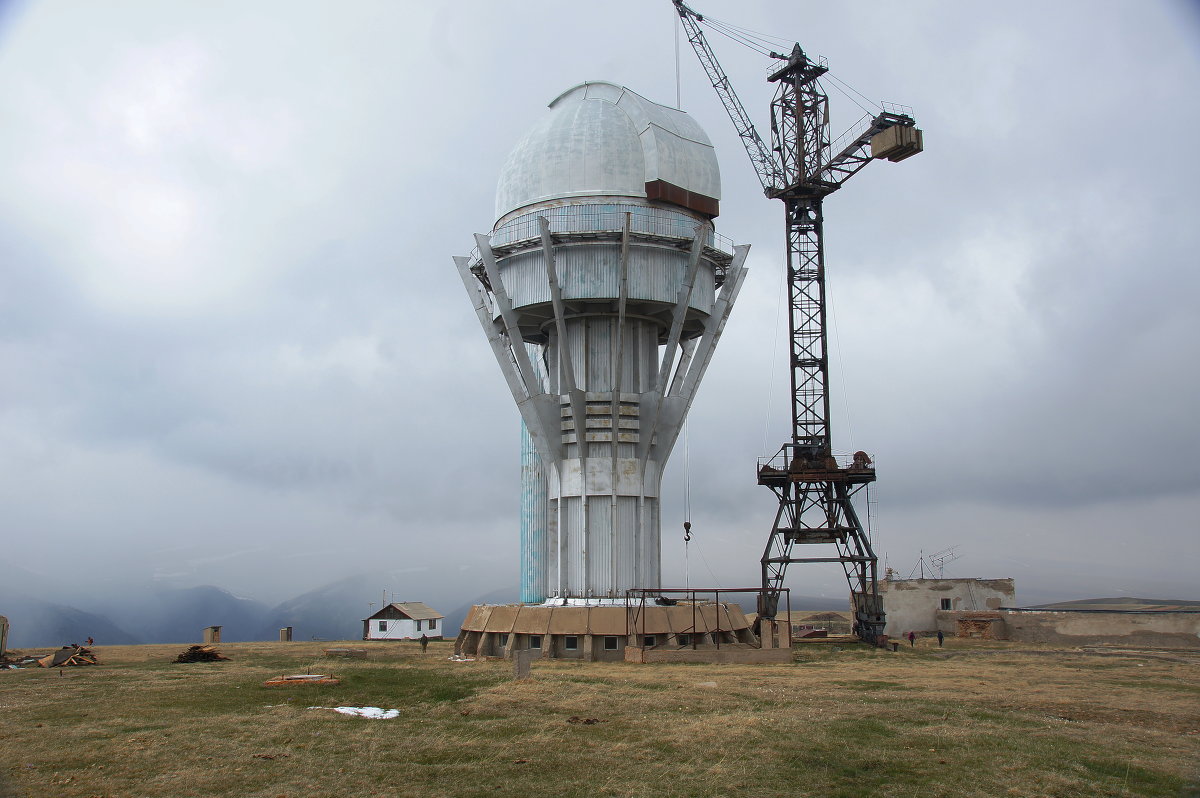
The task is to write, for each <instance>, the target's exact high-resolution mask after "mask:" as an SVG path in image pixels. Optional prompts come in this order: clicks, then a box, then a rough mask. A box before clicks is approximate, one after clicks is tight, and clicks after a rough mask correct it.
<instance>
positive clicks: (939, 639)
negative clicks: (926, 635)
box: [938, 629, 946, 648]
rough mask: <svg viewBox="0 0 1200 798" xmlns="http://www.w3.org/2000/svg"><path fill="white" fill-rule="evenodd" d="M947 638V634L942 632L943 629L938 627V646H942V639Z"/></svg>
mask: <svg viewBox="0 0 1200 798" xmlns="http://www.w3.org/2000/svg"><path fill="white" fill-rule="evenodd" d="M945 639H946V636H945V635H944V634H942V630H941V629H938V648H941V647H942V641H943V640H945Z"/></svg>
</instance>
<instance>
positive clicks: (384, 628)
mask: <svg viewBox="0 0 1200 798" xmlns="http://www.w3.org/2000/svg"><path fill="white" fill-rule="evenodd" d="M379 631H381V632H386V631H387V621H380V622H379Z"/></svg>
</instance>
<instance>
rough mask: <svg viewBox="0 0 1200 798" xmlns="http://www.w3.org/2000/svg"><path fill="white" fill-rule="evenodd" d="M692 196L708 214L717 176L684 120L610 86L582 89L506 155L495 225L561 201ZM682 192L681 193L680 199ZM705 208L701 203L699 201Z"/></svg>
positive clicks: (699, 135) (700, 138) (696, 129)
mask: <svg viewBox="0 0 1200 798" xmlns="http://www.w3.org/2000/svg"><path fill="white" fill-rule="evenodd" d="M647 184H651V185H650V186H649V188H650V190H651V196H654V197H656V198H666V197H667V196H668V193H669V195H670V197H671V199H669V200H668V201H673V202H677V203H678V204H683V205H688V206H694V204H693V203H691V202H690V200H687V199H684V200H679V199H676V197H692V196H697V197H698V198H699V200H698V202H699V204H700V205H704V207H705V208H706V209H708V208H711V210H706V212H709V213H711V214H713V215H715V213H716V210H715V208H716V200H719V199H720V198H721V174H720V171H719V169H718V167H717V158H716V153H715V152H714V151H713V146H712V143H711V142H709V140H708V136H707V135H706V134H705V133H704V131H703V130H702V129H701V128H700V126H699V125H698V124H696V122H695V121H694V120H693V119H692V118H691V117H690V116H688V115H687V114H685V113H684V112H682V111H677V110H675V109H674V108H667V107H666V106H663V105H659V104H658V103H654V102H651V101H650V100H647V99H646V98H645V97H642V96H640V95H638V94H636V93H634V92H632V91H630V90H629V89H626V88H623V87H621V86H617V85H616V84H613V83H604V82H589V83H582V84H580V85H578V86H576V87H574V88H572V89H569V90H567V91H566V92H564V93H563V94H561V95H559V97H558V98H557V99H555V100H554V102H552V103H550V113H548V114H546V115H545V116H544V117H542V118H541V119H540V120H538V122H537V124H535V125H534V126H533V129H532V130H530V131H529V132H528V133H527V134H525V137H524V138H522V139H521V141H520V142H518V144H517V146H516V147H514V148H513V151H512V152H511V153H509V156H508V159H507V160H506V161H505V163H504V167H503V168H502V169H501V171H500V182H499V185H498V186H497V187H496V218H497V219H499V218H501V217H502V216H504V215H505V214H507V213H509V212H510V211H514V210H517V209H519V208H523V207H525V206H526V205H530V204H532V203H535V202H542V201H545V200H550V199H558V198H564V197H588V196H614V195H615V196H626V197H645V196H647V188H648V185H647ZM680 190H682V193H681V192H680ZM705 201H707V202H705Z"/></svg>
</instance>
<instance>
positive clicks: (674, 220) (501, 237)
mask: <svg viewBox="0 0 1200 798" xmlns="http://www.w3.org/2000/svg"><path fill="white" fill-rule="evenodd" d="M627 214H628V218H629V233H630V236H631V237H634V238H637V239H639V240H647V239H649V240H653V241H660V242H662V243H666V244H671V245H674V246H678V247H680V248H685V247H689V246H691V243H692V239H693V238H694V237H695V236H696V228H697V227H701V226H706V225H702V223H701V222H699V221H697V220H696V219H695V218H694V217H691V216H687V215H685V214H682V213H672V212H670V211H662V210H658V209H655V208H648V207H646V206H645V205H635V204H633V203H622V202H605V203H585V204H580V205H561V206H558V207H552V208H540V209H538V210H536V211H531V212H529V213H525V214H522V215H520V216H517V217H514V218H512V219H510V220H509V221H507V222H505V223H504V224H502V225H500V227H498V228H497V229H496V230H495V231H494V232H493V233H492V236H491V240H492V249H494V250H501V251H513V250H517V249H522V248H524V247H526V246H537V245H539V243H540V241H541V235H542V229H541V225H540V224H539V222H538V218H539V217H545V218H546V220H547V221H548V222H549V223H550V233H551V234H552V235H555V236H556V237H559V238H560V239H561V238H568V239H571V238H577V239H587V238H619V237H620V236H621V233H622V231H623V230H624V229H625V219H626V215H627ZM701 233H702V235H703V242H704V256H705V257H706V258H708V259H709V260H711V261H713V263H715V264H716V265H717V266H718V270H719V271H720V272H721V274H720V275H719V278H720V277H724V269H725V267H726V266H728V265H729V263H730V262H731V261H732V260H733V241H731V240H730V239H729V238H727V237H725V236H723V235H720V234H719V233H716V232H715V231H713V230H712V229H711V227H710V228H709V229H708V230H706V231H705V230H702V231H701ZM478 263H480V259H479V248H478V247H476V248H475V249H473V250H472V251H471V264H472V266H475V265H476V264H478Z"/></svg>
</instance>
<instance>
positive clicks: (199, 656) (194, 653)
mask: <svg viewBox="0 0 1200 798" xmlns="http://www.w3.org/2000/svg"><path fill="white" fill-rule="evenodd" d="M174 661H175V662H228V661H229V657H225V656H222V655H221V652H220V651H217V649H216V647H214V646H188V647H187V650H186V651H184V652H183V653H182V654H180V655H179V656H178V657H176V658H175V660H174Z"/></svg>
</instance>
